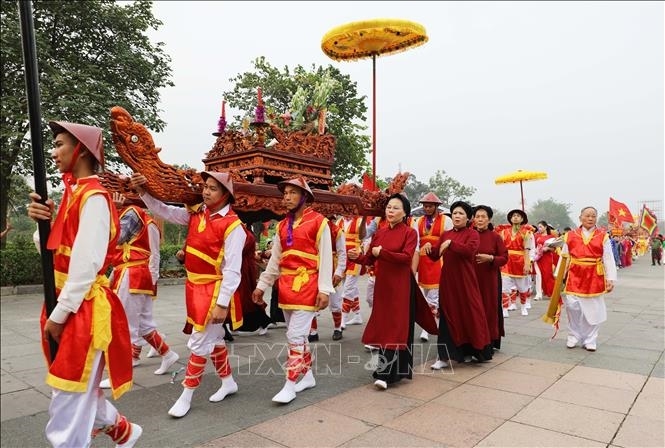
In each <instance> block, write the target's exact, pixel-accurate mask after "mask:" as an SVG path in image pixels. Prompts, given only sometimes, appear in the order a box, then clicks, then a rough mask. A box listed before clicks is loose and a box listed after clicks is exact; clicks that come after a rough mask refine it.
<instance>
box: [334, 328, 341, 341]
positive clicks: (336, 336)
mask: <svg viewBox="0 0 665 448" xmlns="http://www.w3.org/2000/svg"><path fill="white" fill-rule="evenodd" d="M342 337H343V336H342V330H335V331H333V341H339V340H340V339H342Z"/></svg>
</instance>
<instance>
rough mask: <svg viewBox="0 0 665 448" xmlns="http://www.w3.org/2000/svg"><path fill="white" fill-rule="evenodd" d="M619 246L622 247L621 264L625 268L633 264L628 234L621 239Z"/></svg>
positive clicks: (631, 242) (630, 241)
mask: <svg viewBox="0 0 665 448" xmlns="http://www.w3.org/2000/svg"><path fill="white" fill-rule="evenodd" d="M621 246H622V247H623V252H622V254H623V259H622V260H621V261H622V265H623V267H624V268H627V267H629V266H632V265H633V241H632V240H631V239H630V237H628V236H624V237H623V241H621Z"/></svg>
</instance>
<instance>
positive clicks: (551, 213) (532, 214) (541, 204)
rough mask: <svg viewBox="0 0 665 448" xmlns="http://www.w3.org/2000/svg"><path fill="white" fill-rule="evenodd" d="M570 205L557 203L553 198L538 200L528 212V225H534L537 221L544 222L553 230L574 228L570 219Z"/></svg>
mask: <svg viewBox="0 0 665 448" xmlns="http://www.w3.org/2000/svg"><path fill="white" fill-rule="evenodd" d="M570 207H571V204H566V203H563V202H557V201H555V200H554V199H553V198H549V199H540V200H538V201H537V202H536V203H535V204H533V207H531V210H529V212H528V216H529V223H530V224H532V225H534V226H535V225H536V224H537V223H538V221H546V222H547V223H548V224H549V225H551V226H552V227H554V228H555V229H559V230H562V229H563V228H565V227H574V224H573V221H572V220H571V219H570Z"/></svg>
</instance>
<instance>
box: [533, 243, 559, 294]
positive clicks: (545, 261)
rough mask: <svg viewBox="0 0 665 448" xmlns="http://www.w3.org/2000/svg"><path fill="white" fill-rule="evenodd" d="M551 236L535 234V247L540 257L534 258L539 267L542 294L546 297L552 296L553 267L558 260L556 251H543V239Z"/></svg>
mask: <svg viewBox="0 0 665 448" xmlns="http://www.w3.org/2000/svg"><path fill="white" fill-rule="evenodd" d="M552 238H555V237H554V236H552V235H548V234H546V233H539V234H537V235H536V249H537V251H538V254H540V258H538V260H536V263H537V264H538V269H540V278H541V286H542V288H543V294H544V295H546V296H547V297H552V293H553V292H554V281H555V279H554V268H555V267H556V265H557V263H558V261H559V256H558V255H557V254H556V251H554V250H550V251H547V252H545V251H543V247H544V245H545V241H547V240H549V239H552Z"/></svg>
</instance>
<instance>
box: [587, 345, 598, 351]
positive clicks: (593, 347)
mask: <svg viewBox="0 0 665 448" xmlns="http://www.w3.org/2000/svg"><path fill="white" fill-rule="evenodd" d="M584 349H585V350H586V351H588V352H595V351H596V344H584Z"/></svg>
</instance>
